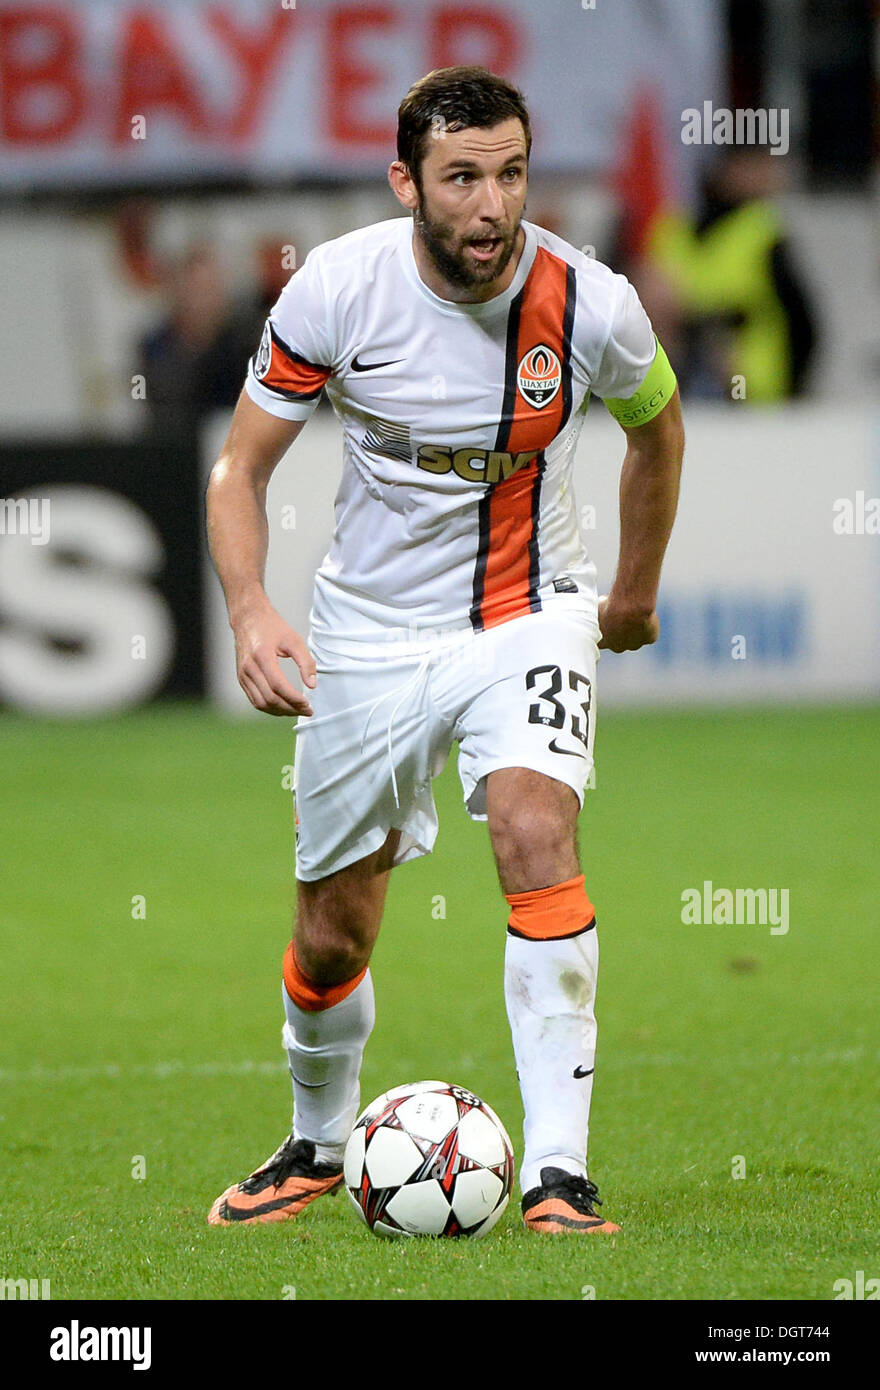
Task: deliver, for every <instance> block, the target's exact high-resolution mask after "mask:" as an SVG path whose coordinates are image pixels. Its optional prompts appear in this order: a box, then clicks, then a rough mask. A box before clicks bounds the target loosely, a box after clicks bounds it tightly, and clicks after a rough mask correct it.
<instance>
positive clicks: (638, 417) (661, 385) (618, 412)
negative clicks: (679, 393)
mask: <svg viewBox="0 0 880 1390" xmlns="http://www.w3.org/2000/svg"><path fill="white" fill-rule="evenodd" d="M654 342H655V343H656V344H657V351H656V352H655V353H654V361H653V362H652V363H651V365H650V367H649V368H648V373H647V376H646V377H645V379H644V381H643V382H642V384H641V386H640V387H639V389H638V391H636V393H635V395H634V396H629V397H627V399H626V400H622V399H619V398H618V397H615V396H609V397H607V399H606V401H605V404H606V406H607V407H608V409H609V410H610V412H611V414H612V415H613V416H614V418H615V420H616V421H617V423H618V424H619V425H623V426H624V428H625V429H628V430H629V429H632V428H633V427H634V426H636V425H646V424H647V423H648V421H649V420H653V419H654V416H655V415H659V414H660V411H661V410H662V409H663V407H664V406H665V405H668V404H669V402H670V400H671V399H672V394H673V392H674V391H675V385H676V382H675V372H674V371H673V370H672V368H671V367H670V365H669V358H668V357H667V356H666V353H665V352H664V351H663V348H662V347H661V345H660V342H659V341H658V339H657V336H656V334H655V335H654Z"/></svg>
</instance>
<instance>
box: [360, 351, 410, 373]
mask: <svg viewBox="0 0 880 1390" xmlns="http://www.w3.org/2000/svg"><path fill="white" fill-rule="evenodd" d="M402 361H403V358H402V357H395V358H394V360H393V361H392V362H359V361H358V353H355V355H354V357H353V358H352V359H351V370H352V371H353V372H375V371H377V370H378V369H379V367H396V366H397V364H398V362H402Z"/></svg>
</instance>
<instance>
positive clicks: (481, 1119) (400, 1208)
mask: <svg viewBox="0 0 880 1390" xmlns="http://www.w3.org/2000/svg"><path fill="white" fill-rule="evenodd" d="M512 1185H513V1149H512V1148H511V1144H510V1140H509V1138H508V1137H507V1131H506V1130H505V1128H504V1126H503V1124H502V1123H501V1121H500V1120H499V1118H498V1116H497V1115H496V1114H495V1112H494V1110H492V1109H491V1108H490V1107H489V1106H488V1105H487V1104H486V1102H485V1101H483V1100H480V1098H479V1096H475V1095H474V1094H473V1092H472V1091H466V1090H464V1088H463V1087H461V1086H448V1085H447V1084H446V1082H445V1081H417V1082H415V1083H414V1084H412V1085H408V1086H395V1087H394V1089H393V1090H391V1091H385V1092H384V1094H383V1095H381V1096H379V1097H378V1098H377V1099H376V1100H374V1101H373V1102H372V1104H371V1105H368V1106H367V1108H366V1110H364V1112H363V1113H362V1114H361V1115H360V1116H359V1117H358V1120H357V1122H356V1124H355V1127H354V1129H353V1130H352V1132H351V1137H350V1139H349V1141H348V1144H347V1145H346V1149H345V1186H346V1188H347V1190H348V1195H349V1197H350V1198H351V1200H352V1202H353V1203H354V1205H355V1206H356V1207H357V1210H358V1212H359V1213H360V1215H361V1217H362V1218H363V1220H364V1221H366V1223H367V1225H368V1226H369V1228H370V1230H371V1231H374V1232H375V1233H376V1235H383V1236H404V1235H410V1236H484V1235H485V1234H486V1232H487V1231H491V1229H492V1227H493V1226H494V1225H495V1222H496V1221H497V1220H498V1218H499V1217H500V1216H501V1213H502V1212H503V1211H504V1208H505V1207H506V1206H507V1202H508V1198H509V1197H510V1189H511V1187H512Z"/></svg>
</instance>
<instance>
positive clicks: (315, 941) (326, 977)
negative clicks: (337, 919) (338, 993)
mask: <svg viewBox="0 0 880 1390" xmlns="http://www.w3.org/2000/svg"><path fill="white" fill-rule="evenodd" d="M296 957H297V961H298V962H299V966H300V969H301V970H302V971H303V973H304V974H305V975H307V976H308V978H309V979H310V980H312V981H313V982H314V983H315V984H317V985H340V984H344V983H345V982H346V981H347V980H351V979H353V977H354V976H355V975H357V974H358V973H359V972H360V971H361V970H363V968H364V966H365V965H366V964H367V961H368V959H369V950H368V949H367V948H366V947H365V945H364V943H363V942H362V941H361V940H360V939H359V938H358V937H357V936H351V935H348V934H346V933H345V932H341V931H338V930H332V929H331V930H328V929H326V928H325V929H323V930H322V929H320V928H319V929H317V930H314V929H313V930H312V931H305V932H300V931H298V932H297V936H296Z"/></svg>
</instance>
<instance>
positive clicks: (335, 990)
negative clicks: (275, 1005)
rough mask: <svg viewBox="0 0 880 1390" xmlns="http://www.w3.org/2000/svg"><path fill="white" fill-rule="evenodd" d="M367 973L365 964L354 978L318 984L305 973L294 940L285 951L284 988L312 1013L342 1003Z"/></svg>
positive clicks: (298, 1004)
mask: <svg viewBox="0 0 880 1390" xmlns="http://www.w3.org/2000/svg"><path fill="white" fill-rule="evenodd" d="M366 973H367V967H366V966H364V968H363V970H361V972H360V973H359V974H358V975H355V977H354V979H353V980H344V981H343V983H342V984H341V985H317V984H315V982H314V980H310V979H309V977H308V975H304V974H303V972H302V970H301V968H300V964H299V961H298V960H297V958H296V952H295V950H294V949H293V942H292V941H291V943H290V945H289V946H288V948H287V950H286V951H285V953H284V988H285V989H286V990H287V993H288V994H289V995H290V998H291V999H292V1000H293V1002H294V1004H296V1005H297V1007H298V1008H300V1009H303V1010H304V1011H305V1012H306V1013H310V1014H313V1013H320V1012H321V1011H322V1010H323V1009H332V1007H333V1005H334V1004H341V1003H342V1000H343V999H346V998H347V997H348V995H349V994H351V992H352V991H353V990H355V989H357V987H358V985H359V984H360V982H361V980H362V979H363V978H364V976H365V975H366Z"/></svg>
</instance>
